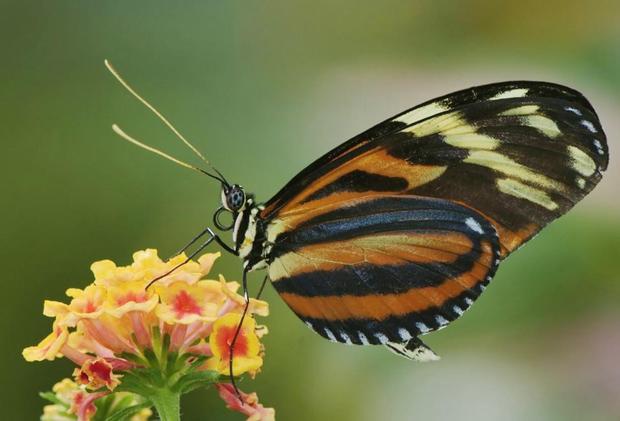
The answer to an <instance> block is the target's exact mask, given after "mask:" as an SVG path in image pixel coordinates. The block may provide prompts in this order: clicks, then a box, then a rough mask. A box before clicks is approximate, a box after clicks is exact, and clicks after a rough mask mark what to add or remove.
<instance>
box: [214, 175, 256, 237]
mask: <svg viewBox="0 0 620 421" xmlns="http://www.w3.org/2000/svg"><path fill="white" fill-rule="evenodd" d="M220 198H221V201H222V206H220V207H219V208H218V210H217V211H215V214H214V215H213V222H214V223H215V226H216V227H217V228H218V229H220V230H223V231H228V230H230V229H232V227H233V225H234V221H235V219H236V218H237V215H239V213H241V212H243V210H244V209H245V207H246V205H247V202H248V197H247V195H246V194H245V190H243V187H241V186H240V185H239V184H228V183H225V182H222V190H221V193H220ZM225 212H228V213H230V214H232V217H233V221H232V223H231V224H228V225H226V224H224V223H222V222H221V221H220V217H221V214H222V213H225Z"/></svg>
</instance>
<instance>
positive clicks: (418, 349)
mask: <svg viewBox="0 0 620 421" xmlns="http://www.w3.org/2000/svg"><path fill="white" fill-rule="evenodd" d="M385 346H386V347H387V349H388V350H390V352H393V353H394V354H396V355H400V356H401V357H404V358H407V359H408V360H411V361H419V362H431V361H439V360H440V359H441V358H440V357H439V355H437V354H436V353H435V351H433V350H432V349H430V348H429V347H428V346H427V345H426V344H425V343H424V342H422V341H421V340H420V339H419V338H412V339H410V340H409V341H407V342H403V343H397V342H388V343H386V344H385Z"/></svg>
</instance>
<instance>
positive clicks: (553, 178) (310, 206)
mask: <svg viewBox="0 0 620 421" xmlns="http://www.w3.org/2000/svg"><path fill="white" fill-rule="evenodd" d="M607 161H608V150H607V143H606V138H605V134H604V133H603V130H602V128H601V125H600V123H599V120H598V118H597V116H596V113H595V112H594V109H593V108H592V106H591V105H590V103H589V102H588V101H587V100H586V99H585V98H584V97H583V96H582V95H581V94H580V93H578V92H577V91H574V90H572V89H570V88H567V87H564V86H560V85H555V84H549V83H541V82H506V83H498V84H493V85H486V86H481V87H476V88H471V89H467V90H463V91H460V92H456V93H453V94H451V95H447V96H445V97H441V98H438V99H435V100H432V101H429V102H427V103H425V104H422V105H420V106H418V107H415V108H413V109H411V110H408V111H406V112H404V113H402V114H400V115H398V116H396V117H393V118H391V119H389V120H386V121H384V122H383V123H381V124H379V125H377V126H375V127H373V128H372V129H370V130H368V131H366V132H364V133H362V134H360V135H359V136H356V137H355V138H353V139H351V140H349V141H348V142H345V143H344V144H343V145H341V146H339V147H337V148H335V149H334V150H332V151H331V152H329V153H328V154H326V155H325V156H323V157H322V158H320V159H319V160H317V161H316V162H314V163H313V164H311V165H310V166H308V167H307V168H306V169H305V170H303V171H302V172H301V173H300V174H298V175H297V176H296V177H294V178H293V179H292V180H291V182H289V183H288V184H287V185H286V186H285V187H284V188H283V189H282V190H281V191H280V192H278V194H276V195H275V196H274V197H273V198H272V199H271V200H270V201H268V202H267V203H266V204H265V209H264V210H263V211H262V213H261V215H260V216H261V218H262V219H263V220H266V221H271V220H274V221H275V220H280V221H286V224H287V226H288V227H289V229H294V228H295V227H296V226H297V225H299V224H302V223H304V221H306V220H307V219H309V218H313V217H316V216H318V215H320V214H321V213H322V212H323V209H324V208H325V207H326V206H330V204H332V203H333V202H334V201H338V202H341V203H345V202H346V201H347V200H355V199H357V198H361V197H365V196H367V195H369V194H372V195H416V196H425V197H434V198H440V199H446V200H450V201H453V202H456V203H460V204H462V205H463V206H466V207H469V208H471V209H474V210H475V211H476V212H478V213H480V214H481V215H483V216H484V217H485V218H486V219H488V220H489V221H490V222H491V224H493V226H494V227H495V229H496V230H497V232H498V234H499V239H500V244H501V255H502V258H503V257H506V256H507V255H508V254H509V253H510V252H512V251H514V250H515V249H516V248H517V247H519V246H520V245H521V244H523V243H524V242H525V241H527V240H528V239H530V238H531V237H532V236H534V235H535V234H536V233H537V232H538V231H539V230H540V229H542V228H543V227H544V226H545V225H546V224H548V223H549V222H551V221H552V220H554V219H556V218H557V217H559V216H561V215H562V214H564V213H565V212H567V211H568V210H569V209H570V208H571V207H572V206H573V205H574V204H575V203H577V202H578V201H579V200H581V199H582V198H583V197H584V196H585V195H586V194H587V193H588V192H590V191H591V190H592V189H593V188H594V186H595V185H596V184H597V183H598V182H599V180H600V178H601V172H602V171H603V170H605V169H606V167H607Z"/></svg>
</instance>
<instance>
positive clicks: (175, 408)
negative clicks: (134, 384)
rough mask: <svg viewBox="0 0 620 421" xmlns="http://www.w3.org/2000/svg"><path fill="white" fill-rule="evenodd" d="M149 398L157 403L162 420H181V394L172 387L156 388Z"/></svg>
mask: <svg viewBox="0 0 620 421" xmlns="http://www.w3.org/2000/svg"><path fill="white" fill-rule="evenodd" d="M149 399H150V400H151V402H153V405H155V409H156V410H157V414H158V415H159V418H160V419H161V421H180V419H181V394H180V393H178V392H173V391H172V390H170V389H167V388H163V389H155V390H154V391H153V393H151V394H150V396H149Z"/></svg>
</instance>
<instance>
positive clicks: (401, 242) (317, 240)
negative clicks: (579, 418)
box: [268, 195, 499, 344]
mask: <svg viewBox="0 0 620 421" xmlns="http://www.w3.org/2000/svg"><path fill="white" fill-rule="evenodd" d="M287 226H288V221H287V220H286V218H283V219H282V220H277V221H274V223H273V224H272V226H271V231H270V232H271V234H272V235H275V236H274V237H273V241H272V242H273V248H272V249H271V253H270V255H271V258H272V261H271V263H270V265H269V277H270V279H271V280H272V282H273V285H274V287H275V288H276V290H277V291H278V292H279V294H280V295H281V296H282V298H283V299H284V301H285V302H286V303H287V304H288V305H289V306H290V307H291V308H292V310H293V311H294V312H295V313H296V314H297V315H298V316H299V317H300V318H301V319H302V320H304V321H305V322H306V323H307V324H308V326H310V327H311V328H312V329H314V330H315V331H316V332H317V333H319V334H320V335H322V336H324V337H326V338H328V339H330V340H333V341H338V342H345V343H355V344H379V343H383V344H385V343H387V342H394V343H403V342H407V341H408V340H409V339H411V338H412V337H415V336H417V335H419V334H423V333H427V332H430V331H433V330H436V329H438V328H441V327H443V326H445V325H447V324H448V323H449V322H450V321H452V320H454V319H456V318H458V317H459V316H460V315H462V314H463V312H464V311H465V310H466V309H467V308H468V307H469V306H470V305H471V304H472V303H473V301H474V300H475V299H476V298H477V297H478V296H479V294H480V293H481V291H482V290H483V288H484V286H485V285H486V284H487V283H488V282H489V280H490V279H491V277H492V276H493V274H494V272H495V269H496V267H497V264H498V263H499V259H498V257H499V243H498V240H497V236H496V232H495V230H494V228H493V226H492V225H491V224H490V223H489V222H488V221H487V220H486V219H485V218H483V217H482V216H480V215H479V214H478V213H476V212H475V211H472V210H471V209H468V208H467V207H464V206H461V205H459V204H456V203H452V202H449V201H446V200H441V199H430V198H421V197H415V196H408V195H398V196H394V195H392V196H368V197H366V198H359V199H355V200H352V201H350V200H347V201H345V202H344V203H343V202H337V201H335V202H334V203H332V205H331V206H330V207H326V208H324V209H323V212H322V213H321V214H320V215H318V216H314V217H311V218H308V219H306V220H305V221H304V222H299V223H297V225H296V228H294V229H284V228H282V227H287ZM278 227H280V233H279V234H274V233H276V232H277V231H278ZM268 232H269V231H268Z"/></svg>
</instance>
